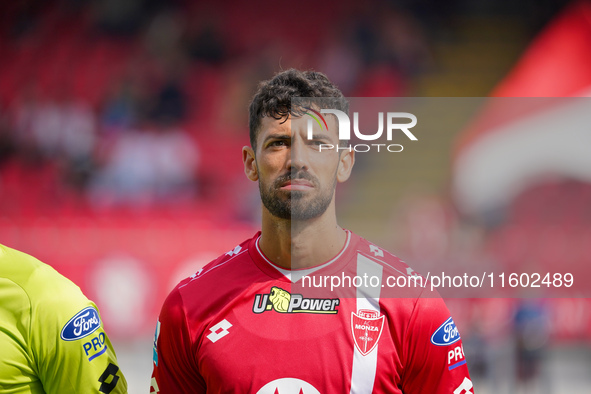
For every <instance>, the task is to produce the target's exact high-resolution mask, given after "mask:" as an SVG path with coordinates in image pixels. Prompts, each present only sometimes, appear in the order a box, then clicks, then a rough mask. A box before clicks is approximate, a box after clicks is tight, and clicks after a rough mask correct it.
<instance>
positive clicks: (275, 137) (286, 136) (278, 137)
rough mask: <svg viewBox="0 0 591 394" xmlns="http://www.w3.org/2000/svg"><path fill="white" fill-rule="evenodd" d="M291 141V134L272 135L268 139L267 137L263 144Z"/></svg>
mask: <svg viewBox="0 0 591 394" xmlns="http://www.w3.org/2000/svg"><path fill="white" fill-rule="evenodd" d="M290 139H291V135H289V134H271V135H268V136H267V137H265V139H264V140H263V143H265V142H267V141H269V140H290Z"/></svg>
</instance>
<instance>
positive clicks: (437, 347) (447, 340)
mask: <svg viewBox="0 0 591 394" xmlns="http://www.w3.org/2000/svg"><path fill="white" fill-rule="evenodd" d="M403 382H404V383H403V387H402V389H403V392H404V393H405V394H418V393H425V394H427V393H428V394H439V393H440V394H443V393H446V394H474V389H473V385H472V382H471V380H470V376H469V373H468V366H467V364H466V359H465V357H464V349H463V347H462V340H461V338H460V334H459V331H458V329H457V327H456V325H455V324H454V322H453V319H452V318H451V316H450V313H449V310H448V308H447V307H446V305H445V303H444V302H443V300H442V299H441V298H440V297H438V296H437V295H435V294H433V295H432V297H431V298H426V297H420V298H418V299H417V302H416V305H415V308H414V310H413V312H412V315H411V319H410V321H409V326H408V329H407V340H406V350H405V368H404V377H403Z"/></svg>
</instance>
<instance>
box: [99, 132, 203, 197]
mask: <svg viewBox="0 0 591 394" xmlns="http://www.w3.org/2000/svg"><path fill="white" fill-rule="evenodd" d="M197 163H198V152H197V148H196V146H195V143H194V141H193V140H191V138H190V137H189V136H188V135H187V134H186V133H185V132H184V131H183V130H182V129H178V128H168V127H163V126H159V125H151V126H147V127H146V126H144V127H143V128H141V129H138V130H133V131H129V132H127V133H125V134H122V135H120V136H119V138H118V139H117V140H116V141H115V143H114V146H113V147H112V150H111V151H110V152H109V153H108V155H107V159H106V162H105V164H104V166H103V168H102V169H101V170H99V171H98V172H97V173H96V174H95V176H94V177H93V180H92V184H91V187H90V190H89V192H90V199H91V202H92V203H93V204H94V205H95V206H97V207H101V208H108V207H113V206H121V205H124V206H131V207H139V208H142V207H143V208H147V207H151V206H154V204H157V203H161V204H166V203H173V202H176V201H179V200H187V199H191V198H194V197H195V193H196V189H197V185H196V181H195V174H196V171H197Z"/></svg>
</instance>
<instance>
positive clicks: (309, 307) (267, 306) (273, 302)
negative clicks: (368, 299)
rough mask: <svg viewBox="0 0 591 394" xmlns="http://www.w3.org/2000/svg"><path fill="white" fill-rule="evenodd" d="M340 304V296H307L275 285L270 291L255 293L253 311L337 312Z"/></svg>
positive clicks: (257, 312)
mask: <svg viewBox="0 0 591 394" xmlns="http://www.w3.org/2000/svg"><path fill="white" fill-rule="evenodd" d="M339 304H340V299H338V298H306V297H304V296H302V295H301V294H291V293H289V292H288V291H287V290H283V289H282V288H280V287H277V286H273V287H272V288H271V290H270V291H269V293H267V294H256V295H255V297H254V303H253V306H252V311H253V312H254V313H256V314H259V313H263V312H266V311H271V310H275V311H276V312H279V313H321V314H336V313H338V310H337V306H338V305H339Z"/></svg>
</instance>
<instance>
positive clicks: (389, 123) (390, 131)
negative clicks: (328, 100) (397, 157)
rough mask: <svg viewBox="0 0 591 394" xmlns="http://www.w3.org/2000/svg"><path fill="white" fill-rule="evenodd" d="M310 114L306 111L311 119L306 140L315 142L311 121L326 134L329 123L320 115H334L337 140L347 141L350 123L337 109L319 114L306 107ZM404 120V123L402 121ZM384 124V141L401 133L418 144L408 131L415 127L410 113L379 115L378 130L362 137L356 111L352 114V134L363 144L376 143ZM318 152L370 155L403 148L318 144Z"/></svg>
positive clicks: (399, 150) (380, 145)
mask: <svg viewBox="0 0 591 394" xmlns="http://www.w3.org/2000/svg"><path fill="white" fill-rule="evenodd" d="M306 109H307V110H309V111H310V112H307V113H306V115H309V116H310V118H311V119H308V129H307V132H308V134H307V138H308V140H312V139H314V131H313V128H314V121H316V123H317V124H318V126H320V129H325V130H327V131H328V124H327V122H326V120H325V119H324V116H322V115H323V114H331V115H334V116H335V117H336V119H337V122H338V125H339V140H346V141H349V140H350V139H351V120H350V119H349V116H348V115H347V114H346V113H345V112H343V111H341V110H338V109H321V110H320V112H319V111H316V110H314V109H312V108H306ZM404 120H406V122H404ZM384 123H385V124H386V127H385V129H386V139H387V141H389V142H390V141H392V138H393V135H394V133H395V132H398V131H401V132H402V133H404V135H406V137H408V138H409V139H410V140H411V141H417V140H418V139H417V137H415V135H414V134H413V133H412V132H411V131H410V129H411V128H413V127H414V126H416V124H417V117H416V116H415V115H413V114H411V113H409V112H386V113H384V112H378V130H377V131H376V132H374V133H370V134H364V133H362V132H361V131H360V130H359V112H353V133H354V135H355V136H356V137H357V138H358V139H360V140H362V141H376V140H378V139H379V138H380V137H382V134H384ZM319 149H320V151H321V152H322V151H323V150H330V149H336V150H337V152H338V151H340V150H348V151H350V152H351V151H355V152H369V151H371V150H376V151H377V152H380V151H381V150H383V151H388V152H402V150H403V149H404V147H403V146H402V145H400V144H378V143H372V144H354V145H348V146H340V145H337V146H335V145H333V144H320V145H319Z"/></svg>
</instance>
